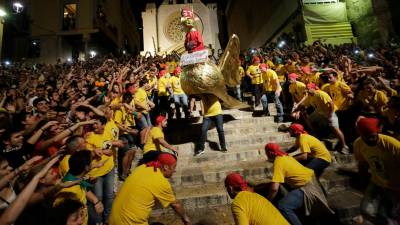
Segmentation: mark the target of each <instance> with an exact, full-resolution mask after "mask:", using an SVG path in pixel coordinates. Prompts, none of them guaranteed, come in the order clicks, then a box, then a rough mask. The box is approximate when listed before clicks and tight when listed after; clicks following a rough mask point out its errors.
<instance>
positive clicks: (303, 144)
mask: <svg viewBox="0 0 400 225" xmlns="http://www.w3.org/2000/svg"><path fill="white" fill-rule="evenodd" d="M299 146H300V150H301V151H302V152H305V153H309V154H310V156H311V157H313V158H318V159H323V160H325V161H327V162H329V163H330V162H332V156H331V154H330V153H329V151H328V149H327V148H326V147H325V145H324V144H323V143H322V142H321V141H320V140H318V139H317V138H316V137H314V136H311V135H309V134H300V138H299Z"/></svg>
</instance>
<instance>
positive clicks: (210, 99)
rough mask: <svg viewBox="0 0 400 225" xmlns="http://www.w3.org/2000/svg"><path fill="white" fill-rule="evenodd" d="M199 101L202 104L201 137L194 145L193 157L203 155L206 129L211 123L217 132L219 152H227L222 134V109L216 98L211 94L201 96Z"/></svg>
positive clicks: (223, 134)
mask: <svg viewBox="0 0 400 225" xmlns="http://www.w3.org/2000/svg"><path fill="white" fill-rule="evenodd" d="M201 101H202V103H203V112H204V113H203V124H202V127H201V136H200V139H199V141H198V142H197V144H196V148H195V151H194V156H198V155H201V154H203V153H204V148H205V143H206V139H207V132H208V128H210V125H211V122H214V123H215V126H216V127H217V132H218V139H219V145H220V147H221V148H220V151H221V152H227V151H228V150H227V149H226V143H225V133H224V118H223V116H222V107H221V103H220V102H219V100H218V98H217V96H215V95H213V94H202V95H201Z"/></svg>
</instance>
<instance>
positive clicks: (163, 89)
mask: <svg viewBox="0 0 400 225" xmlns="http://www.w3.org/2000/svg"><path fill="white" fill-rule="evenodd" d="M169 85H170V77H169V76H168V77H167V75H165V76H163V77H161V78H160V79H159V80H158V96H169V92H168V90H167V86H169Z"/></svg>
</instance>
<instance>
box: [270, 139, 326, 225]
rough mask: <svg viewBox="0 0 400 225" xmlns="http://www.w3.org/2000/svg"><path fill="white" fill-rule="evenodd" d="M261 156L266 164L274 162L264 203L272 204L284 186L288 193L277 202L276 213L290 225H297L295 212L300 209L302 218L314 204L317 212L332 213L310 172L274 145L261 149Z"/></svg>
mask: <svg viewBox="0 0 400 225" xmlns="http://www.w3.org/2000/svg"><path fill="white" fill-rule="evenodd" d="M265 153H266V154H267V156H268V160H270V161H272V162H274V169H273V171H274V174H273V176H272V181H271V186H270V190H269V193H268V199H269V200H270V201H272V200H273V199H274V198H275V196H276V194H277V193H278V191H279V187H280V184H284V183H285V184H287V185H288V186H289V188H290V189H291V190H290V191H289V193H288V194H287V195H286V196H285V197H283V198H282V199H281V200H279V202H278V209H279V210H280V211H281V213H282V215H283V216H284V217H285V218H286V219H287V220H288V221H289V223H290V224H292V225H301V224H302V223H301V221H300V219H299V217H298V216H297V215H296V213H295V210H297V209H299V208H301V207H303V206H304V208H305V215H306V216H309V215H310V214H311V208H312V207H313V205H314V204H317V203H321V204H319V205H320V206H321V207H319V210H321V209H322V210H323V209H325V210H326V211H328V212H330V213H333V211H332V210H331V209H330V208H329V206H328V202H327V200H326V198H325V196H324V194H323V192H322V189H321V187H320V186H319V184H318V181H317V179H316V178H315V175H314V171H313V170H312V169H309V168H306V167H304V166H303V165H301V164H300V163H299V162H298V161H297V160H296V159H294V158H293V157H291V156H288V154H287V153H286V152H284V151H282V150H281V149H280V146H279V145H278V144H275V143H268V144H267V145H265Z"/></svg>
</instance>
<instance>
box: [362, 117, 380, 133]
mask: <svg viewBox="0 0 400 225" xmlns="http://www.w3.org/2000/svg"><path fill="white" fill-rule="evenodd" d="M357 130H358V132H359V133H360V135H363V136H367V135H371V134H377V133H378V132H379V120H378V119H376V118H367V117H365V118H361V119H360V120H359V121H358V122H357Z"/></svg>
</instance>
